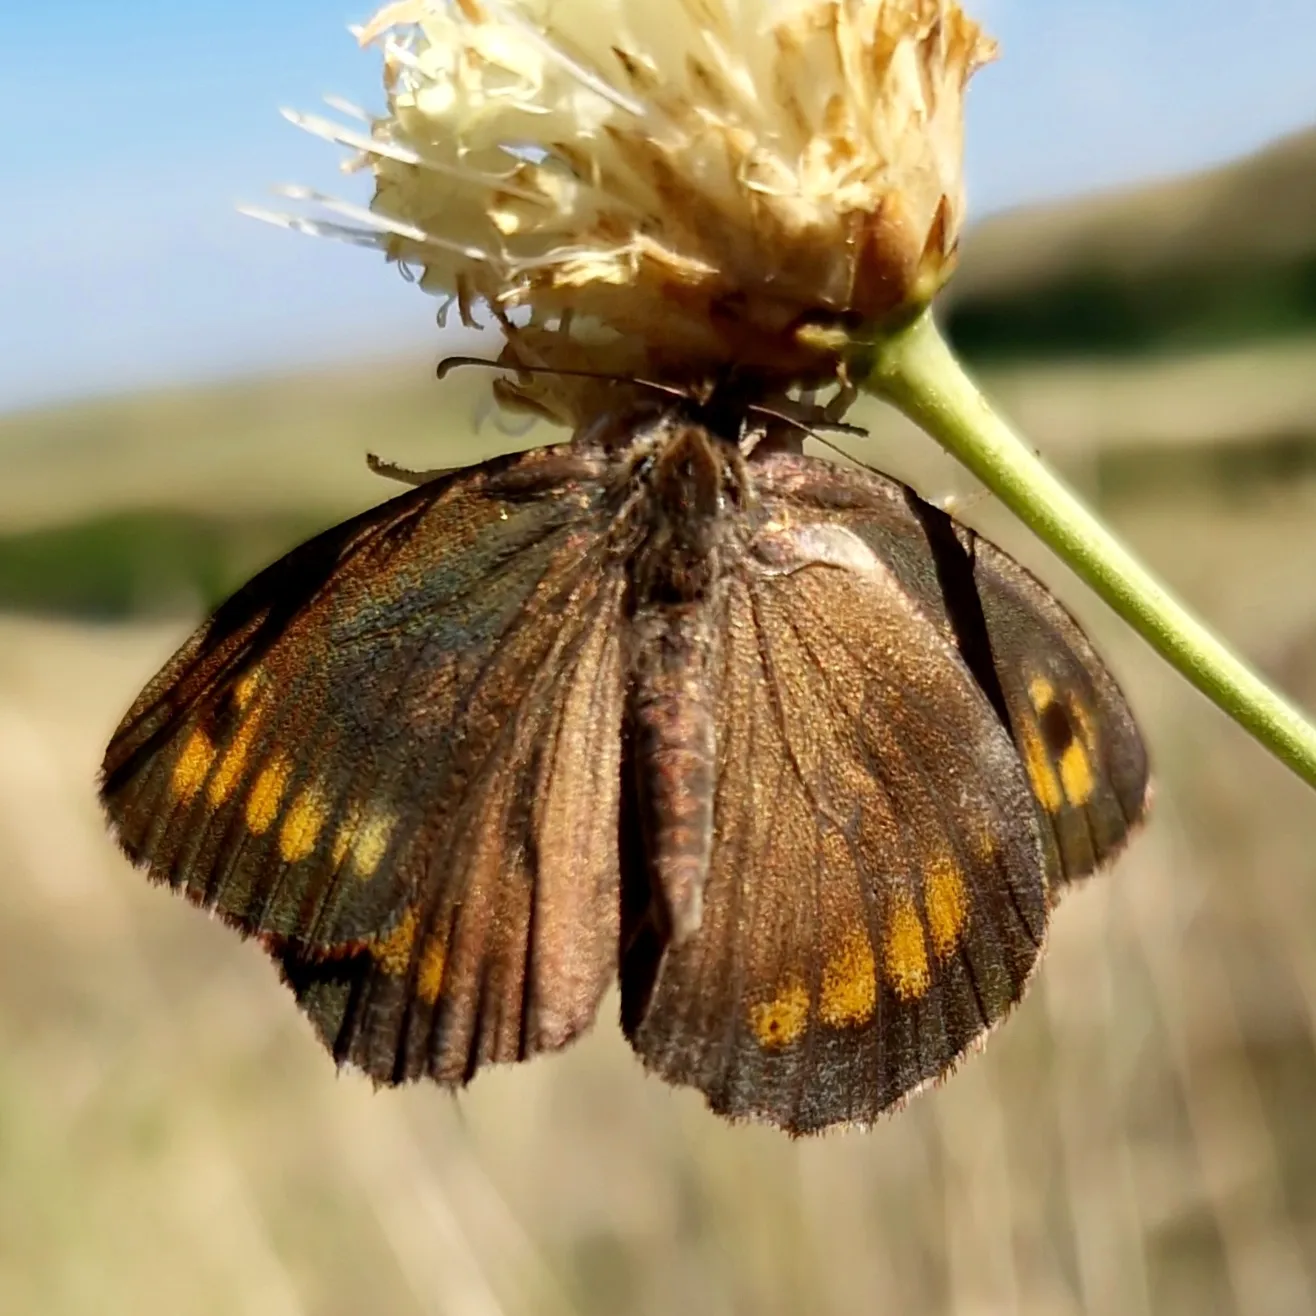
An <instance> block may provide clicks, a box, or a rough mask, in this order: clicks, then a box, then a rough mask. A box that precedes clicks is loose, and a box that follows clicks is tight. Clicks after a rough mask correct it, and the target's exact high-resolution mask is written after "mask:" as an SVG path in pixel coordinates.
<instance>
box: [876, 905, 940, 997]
mask: <svg viewBox="0 0 1316 1316" xmlns="http://www.w3.org/2000/svg"><path fill="white" fill-rule="evenodd" d="M887 919H888V923H887V929H886V941H885V944H884V946H883V948H882V968H883V971H884V972H885V974H886V978H887V981H888V982H889V983H890V984H891V986H892V988H893V989H894V991H895V993H896V995H897V996H899V997H900V999H901V1000H902V1001H916V1000H918V998H919V997H920V996H922V995H923V994H924V992H926V991H927V989H928V987H929V986H930V985H931V982H932V976H931V974H930V973H929V972H928V948H927V943H926V941H925V940H924V937H923V924H922V922H921V921H920V920H919V916H918V910H917V909H915V908H914V902H913V900H911V899H910V897H909V893H908V892H905V891H900V892H898V893H897V894H896V896H895V898H894V899H893V900H892V902H891V906H890V909H889V910H888V912H887Z"/></svg>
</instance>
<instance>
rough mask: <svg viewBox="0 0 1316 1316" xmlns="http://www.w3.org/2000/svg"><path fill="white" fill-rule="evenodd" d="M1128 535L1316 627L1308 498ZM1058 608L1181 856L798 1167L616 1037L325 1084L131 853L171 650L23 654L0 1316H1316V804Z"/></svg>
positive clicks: (1161, 515)
mask: <svg viewBox="0 0 1316 1316" xmlns="http://www.w3.org/2000/svg"><path fill="white" fill-rule="evenodd" d="M971 510H972V511H973V513H974V514H975V517H976V519H978V520H984V519H985V520H987V521H993V520H995V519H996V518H995V516H994V514H993V509H992V508H991V507H990V506H988V505H984V504H979V505H977V506H975V507H973V508H972V509H971ZM1122 518H1123V524H1122V526H1121V528H1122V529H1123V530H1124V531H1125V533H1126V534H1128V535H1129V536H1130V537H1131V538H1132V539H1133V540H1134V542H1135V544H1136V545H1137V546H1138V547H1140V548H1141V549H1142V550H1143V552H1144V553H1145V554H1146V555H1147V556H1148V557H1149V558H1150V559H1151V560H1152V561H1154V562H1155V563H1156V565H1157V566H1158V567H1159V568H1160V569H1161V570H1162V571H1164V572H1165V573H1166V574H1167V575H1168V576H1169V577H1170V578H1171V581H1172V583H1174V584H1175V585H1176V586H1177V587H1178V588H1180V589H1181V590H1182V591H1183V592H1184V593H1186V594H1187V595H1188V597H1189V598H1190V599H1191V600H1192V601H1193V602H1194V603H1196V604H1197V605H1198V606H1199V607H1201V608H1202V609H1203V610H1205V611H1206V612H1207V613H1208V614H1209V615H1210V616H1211V617H1212V618H1213V619H1214V620H1215V621H1217V622H1218V623H1219V624H1220V625H1221V626H1222V627H1223V628H1224V629H1225V630H1226V631H1227V633H1229V634H1231V635H1233V636H1235V637H1236V638H1237V639H1238V640H1239V642H1240V644H1241V645H1242V646H1243V647H1244V648H1245V649H1247V650H1248V651H1249V652H1251V653H1252V654H1254V655H1256V656H1259V657H1263V658H1271V657H1275V656H1277V655H1279V654H1280V653H1281V652H1283V651H1284V650H1285V649H1286V647H1287V646H1288V644H1289V642H1290V640H1291V639H1292V638H1293V637H1295V636H1299V635H1302V634H1304V633H1306V632H1307V631H1308V630H1309V628H1310V626H1311V619H1312V618H1313V617H1316V576H1313V573H1311V572H1310V571H1309V570H1307V569H1306V568H1305V567H1304V566H1302V564H1309V563H1310V562H1311V561H1312V560H1313V554H1316V483H1313V482H1306V483H1303V482H1290V483H1289V484H1287V485H1285V486H1283V487H1276V488H1270V489H1268V490H1262V491H1258V492H1256V493H1255V494H1254V495H1253V496H1252V498H1251V501H1248V500H1246V499H1245V500H1242V501H1238V500H1235V501H1234V502H1231V503H1230V504H1228V505H1220V504H1216V503H1214V502H1211V501H1209V500H1207V499H1205V498H1197V499H1195V500H1177V501H1176V502H1175V503H1173V504H1166V503H1139V504H1135V505H1130V506H1128V507H1126V508H1125V510H1124V512H1123V513H1122ZM1009 539H1010V542H1011V543H1013V545H1014V546H1015V547H1016V548H1017V547H1018V546H1019V545H1020V543H1021V540H1020V537H1019V536H1018V535H1017V533H1016V534H1013V535H1011V536H1009ZM1030 556H1032V557H1033V558H1034V559H1035V558H1036V554H1035V553H1032V554H1030ZM1047 574H1048V576H1049V577H1050V578H1051V579H1053V580H1058V581H1059V582H1060V584H1061V586H1062V592H1064V593H1065V594H1066V596H1067V597H1068V598H1070V599H1071V600H1076V601H1077V603H1078V605H1079V607H1080V611H1082V612H1083V614H1084V615H1085V616H1086V617H1088V618H1089V619H1090V620H1091V621H1092V622H1093V623H1094V630H1095V632H1096V633H1097V635H1098V636H1099V637H1100V638H1101V640H1102V641H1103V644H1104V647H1105V648H1106V649H1107V651H1108V653H1109V654H1110V655H1111V658H1112V661H1113V662H1114V664H1115V666H1116V668H1117V670H1118V671H1119V672H1120V674H1121V676H1122V678H1123V680H1124V682H1125V684H1126V685H1127V687H1128V689H1129V691H1130V693H1131V696H1132V698H1133V701H1134V703H1135V705H1136V706H1137V708H1138V710H1139V712H1140V715H1141V716H1142V717H1143V719H1144V721H1145V725H1146V729H1147V732H1148V736H1149V739H1150V742H1151V744H1152V747H1153V750H1154V753H1155V757H1156V760H1157V764H1158V768H1159V794H1158V799H1157V805H1156V810H1155V820H1154V822H1153V823H1152V824H1151V826H1150V827H1149V828H1148V829H1147V831H1146V832H1145V833H1144V834H1143V835H1142V836H1141V837H1140V838H1139V840H1138V841H1137V843H1136V844H1135V846H1134V847H1133V849H1132V851H1131V852H1130V854H1129V855H1128V856H1127V858H1126V859H1125V860H1124V861H1123V862H1122V863H1121V864H1119V865H1118V867H1117V869H1116V870H1115V871H1114V872H1113V873H1111V874H1109V875H1107V876H1105V877H1103V878H1101V879H1099V880H1097V881H1094V882H1092V883H1091V884H1089V885H1088V886H1087V887H1086V888H1085V889H1084V890H1082V891H1081V892H1079V893H1078V894H1076V895H1075V896H1074V897H1073V898H1071V899H1069V900H1068V901H1067V902H1066V903H1065V904H1064V906H1063V907H1062V908H1061V910H1060V911H1059V914H1058V916H1057V918H1056V921H1055V928H1054V934H1053V937H1052V942H1051V947H1050V951H1049V954H1048V959H1047V964H1046V967H1045V969H1044V970H1043V972H1042V974H1041V976H1040V978H1039V980H1038V982H1037V984H1036V986H1035V988H1034V990H1033V992H1032V994H1031V995H1030V997H1029V999H1028V1001H1027V1002H1026V1003H1025V1005H1024V1006H1023V1007H1022V1008H1021V1010H1020V1011H1019V1012H1018V1015H1017V1016H1016V1017H1015V1018H1014V1019H1013V1020H1012V1021H1011V1022H1010V1023H1009V1025H1008V1026H1007V1027H1006V1028H1005V1029H1004V1030H1003V1031H1002V1032H1001V1033H1000V1034H998V1036H997V1037H996V1039H995V1040H994V1041H993V1043H992V1045H991V1046H990V1047H989V1049H988V1051H987V1053H986V1054H985V1055H984V1056H982V1057H980V1058H978V1059H975V1060H974V1061H972V1062H970V1063H969V1064H967V1065H966V1066H965V1067H964V1069H963V1070H962V1071H961V1072H960V1073H959V1074H958V1075H957V1076H956V1077H955V1078H954V1079H953V1080H952V1081H951V1082H949V1083H948V1084H946V1085H945V1086H944V1087H942V1088H941V1089H939V1090H937V1091H935V1092H933V1093H932V1094H930V1095H928V1096H926V1097H924V1098H922V1099H920V1100H919V1101H917V1102H916V1103H914V1105H913V1106H911V1107H910V1108H909V1109H908V1110H907V1111H906V1112H905V1113H904V1114H903V1115H901V1116H900V1117H899V1118H898V1119H895V1120H892V1121H889V1122H887V1123H884V1124H883V1125H882V1126H881V1127H879V1128H878V1129H876V1130H875V1131H873V1132H871V1133H869V1134H849V1135H844V1136H836V1137H832V1138H829V1139H825V1140H822V1141H815V1142H804V1143H791V1142H789V1141H787V1140H785V1139H784V1138H781V1137H779V1136H777V1135H775V1134H773V1133H771V1132H768V1131H766V1130H762V1129H757V1128H741V1129H732V1128H728V1127H724V1126H723V1125H721V1124H720V1123H718V1122H716V1121H715V1120H714V1119H713V1118H712V1117H711V1116H709V1115H707V1114H706V1113H705V1112H704V1110H703V1108H702V1106H701V1103H700V1102H699V1100H698V1099H697V1098H696V1097H694V1096H692V1095H690V1094H686V1093H678V1092H674V1091H671V1090H669V1089H667V1088H664V1087H663V1086H662V1085H661V1084H660V1083H658V1082H657V1081H656V1080H653V1079H650V1078H648V1077H646V1076H645V1075H644V1074H643V1073H642V1071H641V1069H640V1067H639V1065H638V1064H637V1063H636V1062H635V1061H634V1060H633V1059H632V1058H631V1056H630V1054H629V1052H628V1051H627V1049H626V1047H625V1045H624V1043H623V1042H622V1041H621V1039H620V1037H619V1036H618V1032H617V1028H616V1026H615V1023H614V1021H613V1016H614V1014H615V1005H614V1004H612V1003H610V1004H609V1005H608V1006H607V1007H606V1008H605V1011H604V1017H603V1018H602V1019H601V1021H600V1025H599V1027H598V1028H597V1029H596V1031H595V1033H594V1034H593V1035H592V1036H590V1037H589V1038H587V1039H586V1040H585V1041H583V1042H582V1043H580V1044H579V1045H578V1046H576V1047H575V1048H573V1049H572V1050H570V1051H569V1052H567V1053H566V1054H564V1055H562V1056H560V1057H555V1058H552V1059H548V1060H543V1061H540V1062H537V1063H534V1064H531V1065H528V1066H524V1067H521V1068H520V1069H516V1070H509V1071H506V1072H498V1073H495V1074H491V1075H487V1076H484V1077H482V1078H480V1079H479V1080H478V1081H477V1082H476V1083H475V1084H474V1086H473V1087H472V1089H471V1090H470V1092H469V1093H468V1094H466V1095H464V1096H462V1097H461V1098H460V1099H457V1100H453V1099H451V1098H448V1097H446V1096H444V1095H443V1094H442V1093H440V1092H438V1091H436V1090H434V1089H433V1088H428V1087H425V1088H417V1089H414V1090H408V1091H402V1092H388V1093H378V1094H375V1093H372V1092H371V1091H370V1089H369V1087H368V1085H367V1084H366V1083H364V1082H363V1081H360V1080H358V1079H356V1078H352V1077H346V1076H344V1077H335V1075H334V1073H333V1070H332V1067H331V1065H330V1063H329V1061H328V1059H327V1058H326V1057H325V1055H324V1054H323V1053H322V1052H321V1050H320V1049H319V1047H318V1046H317V1044H316V1043H315V1042H314V1041H313V1040H312V1038H311V1035H310V1031H309V1029H308V1028H307V1026H306V1025H305V1024H304V1023H303V1021H302V1020H301V1019H300V1017H299V1016H298V1014H297V1012H296V1010H295V1007H294V1005H293V1003H292V1001H291V999H290V998H289V997H288V996H287V995H286V993H285V992H284V991H283V989H282V988H280V987H279V985H278V983H277V981H276V979H275V975H274V973H273V972H272V970H271V969H270V967H269V966H268V964H267V963H266V962H265V960H264V958H263V956H262V955H261V954H260V952H259V951H258V950H256V949H255V948H254V947H250V946H244V945H241V944H239V943H237V941H236V940H235V939H234V938H232V936H231V935H230V934H228V933H227V932H225V931H224V930H223V929H222V928H220V927H219V926H217V925H215V924H213V923H211V922H208V921H207V920H206V919H204V918H203V917H202V916H200V915H199V914H198V913H197V912H196V911H195V910H193V909H190V908H188V907H186V906H185V905H184V904H183V903H182V902H181V901H178V900H176V899H174V898H172V897H170V896H169V895H167V894H166V893H164V892H161V891H159V890H155V889H152V888H150V887H149V886H148V885H147V884H146V883H145V882H144V881H143V880H142V878H141V877H140V876H139V875H137V874H135V873H133V872H132V871H131V870H130V869H129V868H128V866H127V865H126V864H125V863H124V862H122V861H121V860H120V859H119V858H118V857H117V855H116V854H115V852H114V850H113V848H112V847H111V845H110V843H109V842H108V840H107V839H106V837H105V835H104V831H103V829H102V825H101V822H100V819H99V817H98V814H97V810H96V807H95V804H94V800H93V791H92V779H93V774H94V770H95V765H96V763H97V760H98V757H99V752H100V748H101V746H102V744H103V742H104V740H105V737H106V736H107V735H108V733H109V731H110V729H111V727H112V725H113V723H114V721H115V719H116V718H117V716H118V714H119V712H120V711H121V709H122V708H123V706H124V705H125V703H126V702H127V701H128V699H129V698H130V696H131V695H132V694H133V693H134V692H135V690H136V688H137V686H138V685H139V684H140V683H141V682H142V680H143V679H144V678H145V677H146V676H147V675H148V674H149V673H150V672H151V671H153V670H154V668H155V666H156V664H157V662H158V661H159V660H161V659H162V658H163V657H164V655H165V654H166V652H167V651H168V650H169V648H170V646H171V645H172V644H173V643H174V642H175V641H176V640H177V638H178V632H177V630H176V629H174V630H163V629H158V628H157V629H144V628H122V629H103V630H94V629H90V628H80V627H75V626H72V625H67V626H66V625H60V624H51V623H36V622H30V621H20V620H17V619H9V620H0V866H2V871H3V873H4V881H3V882H0V1310H3V1311H4V1312H5V1313H6V1314H9V1313H13V1314H14V1316H66V1314H67V1316H84V1314H85V1313H88V1312H95V1313H98V1316H99V1314H100V1313H105V1314H106V1316H114V1314H115V1313H119V1312H123V1313H129V1312H131V1313H133V1316H153V1314H154V1313H161V1314H163V1313H166V1312H167V1313H169V1314H170V1316H192V1314H193V1313H215V1314H216V1316H219V1314H220V1313H223V1314H224V1316H230V1314H232V1313H251V1314H252V1316H257V1314H258V1313H259V1316H270V1314H273V1316H284V1314H285V1313H286V1314H287V1316H293V1314H294V1313H297V1314H302V1313H314V1314H315V1316H338V1314H339V1313H341V1314H342V1316H349V1313H350V1314H353V1316H354V1314H355V1313H360V1312H365V1311H370V1312H376V1311H377V1312H388V1313H399V1314H400V1316H408V1314H410V1313H435V1314H438V1313H442V1314H443V1316H496V1314H501V1313H507V1314H508V1316H512V1314H517V1313H540V1312H548V1313H559V1312H560V1313H569V1312H576V1313H587V1314H592V1313H600V1314H603V1313H608V1314H612V1313H620V1312H628V1313H629V1312H635V1313H666V1312H671V1311H689V1312H692V1313H701V1314H702V1313H711V1314H720V1313H727V1314H728V1316H731V1314H733V1313H735V1314H737V1316H738V1314H740V1313H745V1314H747V1316H748V1314H750V1313H753V1314H754V1316H760V1314H764V1316H771V1314H773V1313H782V1314H783V1316H784V1314H786V1313H803V1312H808V1313H815V1312H818V1313H831V1312H834V1313H837V1314H838V1316H839V1314H841V1313H845V1314H847V1316H848V1314H849V1313H853V1312H858V1311H875V1310H882V1311H894V1312H929V1313H931V1312H943V1311H944V1312H954V1313H956V1316H974V1314H975V1313H983V1314H984V1316H985V1314H986V1313H1002V1312H1016V1311H1017V1312H1024V1313H1038V1314H1039V1316H1041V1314H1043V1313H1045V1314H1046V1316H1051V1314H1052V1313H1055V1314H1057V1316H1065V1314H1067V1313H1074V1314H1077V1313H1092V1314H1094V1316H1105V1314H1106V1313H1109V1314H1110V1316H1126V1314H1131V1316H1162V1314H1176V1313H1185V1314H1188V1313H1191V1314H1192V1316H1199V1314H1200V1313H1219V1314H1220V1316H1226V1314H1230V1313H1238V1314H1239V1316H1267V1314H1269V1313H1274V1314H1275V1316H1295V1314H1301V1313H1305V1312H1309V1311H1316V1269H1314V1267H1316V1131H1314V1129H1313V1124H1312V1120H1311V1112H1312V1110H1313V1109H1314V1108H1316V1051H1314V1049H1313V1046H1314V1042H1313V1039H1314V1038H1316V810H1313V807H1312V796H1311V794H1310V792H1309V791H1307V790H1306V789H1305V788H1304V787H1302V786H1301V785H1300V784H1298V783H1297V782H1296V781H1294V780H1293V779H1291V778H1290V777H1289V776H1288V775H1287V774H1286V773H1285V772H1284V771H1283V770H1282V769H1280V768H1279V767H1278V766H1277V765H1276V764H1274V763H1273V762H1271V761H1270V760H1269V759H1268V758H1266V756H1265V755H1264V754H1263V753H1262V752H1261V751H1260V750H1258V749H1257V748H1256V747H1255V746H1254V745H1252V744H1251V743H1250V742H1248V741H1247V740H1246V739H1245V738H1244V737H1243V736H1242V735H1241V734H1240V733H1238V732H1237V731H1235V730H1234V729H1233V728H1232V727H1230V726H1229V725H1227V724H1226V723H1225V722H1224V721H1223V719H1222V718H1221V717H1219V716H1218V715H1216V714H1215V713H1214V712H1213V711H1211V710H1209V709H1208V708H1207V707H1206V706H1205V705H1204V703H1203V701H1201V700H1200V699H1199V698H1197V697H1196V696H1195V695H1193V694H1191V693H1190V692H1188V691H1186V690H1185V688H1184V687H1183V686H1182V685H1181V684H1180V683H1179V682H1178V681H1176V680H1175V679H1173V678H1172V677H1170V676H1169V675H1168V674H1167V673H1166V672H1165V671H1164V670H1162V669H1161V668H1160V666H1159V665H1158V664H1156V663H1155V662H1154V661H1152V660H1151V659H1150V658H1149V657H1148V656H1147V655H1146V653H1145V652H1144V651H1143V650H1142V649H1141V648H1140V647H1139V646H1138V645H1137V644H1136V642H1134V641H1132V640H1130V639H1128V638H1127V637H1124V636H1122V635H1121V634H1120V633H1118V631H1117V630H1116V629H1115V628H1114V627H1113V626H1112V625H1111V624H1110V623H1109V620H1108V619H1107V618H1105V616H1104V615H1103V614H1102V613H1101V612H1100V611H1099V610H1098V609H1095V608H1093V607H1092V606H1091V605H1090V601H1088V600H1086V598H1085V597H1084V596H1083V595H1082V594H1081V592H1080V591H1077V590H1076V589H1074V588H1072V587H1070V586H1067V585H1065V583H1064V581H1063V577H1061V575H1060V573H1057V572H1056V571H1055V570H1053V569H1048V571H1047ZM1313 660H1314V661H1316V655H1313Z"/></svg>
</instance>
